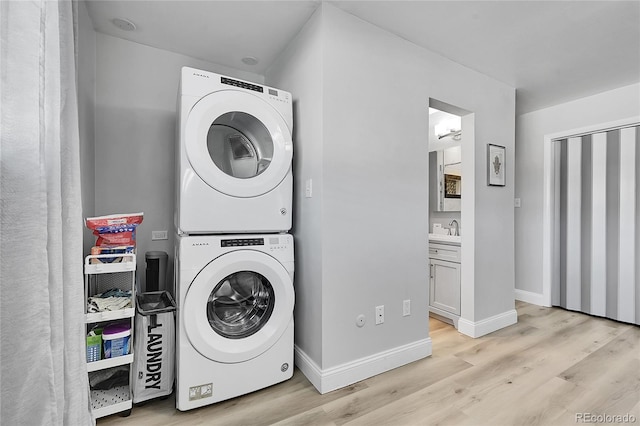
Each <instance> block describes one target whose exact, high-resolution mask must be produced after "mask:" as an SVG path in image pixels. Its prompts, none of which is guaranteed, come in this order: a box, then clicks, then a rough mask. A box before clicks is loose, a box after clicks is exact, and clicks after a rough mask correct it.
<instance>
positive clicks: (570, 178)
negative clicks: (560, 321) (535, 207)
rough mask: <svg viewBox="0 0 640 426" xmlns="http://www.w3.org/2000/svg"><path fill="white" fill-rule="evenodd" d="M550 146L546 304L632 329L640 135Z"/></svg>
mask: <svg viewBox="0 0 640 426" xmlns="http://www.w3.org/2000/svg"><path fill="white" fill-rule="evenodd" d="M556 143H557V144H559V146H558V147H557V148H556V153H557V155H556V161H557V162H558V164H557V166H556V170H557V176H558V185H557V186H556V188H557V191H558V194H557V196H556V200H557V202H558V204H559V207H558V212H559V213H558V214H557V220H558V224H557V228H556V229H557V230H558V232H559V237H558V239H557V243H558V245H559V247H558V248H557V253H558V257H559V260H558V261H559V266H560V267H559V271H560V274H559V277H558V278H557V280H555V282H556V283H557V286H558V288H557V289H555V293H556V294H559V296H558V297H554V304H557V305H558V306H562V307H564V308H566V309H570V310H575V311H582V312H586V313H589V314H592V315H597V316H603V317H608V318H612V319H615V320H619V321H624V322H628V323H635V324H640V288H639V286H640V243H639V241H640V195H638V191H639V189H640V148H638V144H639V143H640V127H639V126H632V127H626V128H621V129H615V130H610V131H603V132H600V133H593V134H589V135H583V136H577V137H571V138H568V139H564V140H560V141H556Z"/></svg>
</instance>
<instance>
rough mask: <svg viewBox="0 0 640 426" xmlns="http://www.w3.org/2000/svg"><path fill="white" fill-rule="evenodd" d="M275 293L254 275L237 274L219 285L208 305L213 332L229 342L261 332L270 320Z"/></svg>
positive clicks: (247, 273)
mask: <svg viewBox="0 0 640 426" xmlns="http://www.w3.org/2000/svg"><path fill="white" fill-rule="evenodd" d="M274 304H275V293H274V291H273V287H272V286H271V284H270V283H269V281H268V280H267V279H266V278H265V277H264V276H262V275H261V274H258V273H257V272H252V271H240V272H235V273H233V274H231V275H228V276H227V277H225V278H224V279H223V280H222V281H220V282H219V283H218V284H217V285H216V286H215V288H214V289H213V291H212V292H211V294H210V295H209V300H208V301H207V319H208V320H209V325H210V326H211V328H212V329H213V330H214V331H215V332H216V333H218V334H219V335H221V336H222V337H226V338H229V339H242V338H245V337H248V336H251V335H252V334H254V333H256V332H258V331H259V330H260V329H261V328H262V327H263V326H264V325H265V324H266V323H267V321H269V318H270V317H271V313H272V312H273V306H274Z"/></svg>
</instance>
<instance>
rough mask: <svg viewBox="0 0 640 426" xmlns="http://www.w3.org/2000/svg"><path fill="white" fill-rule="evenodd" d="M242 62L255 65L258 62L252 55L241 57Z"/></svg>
mask: <svg viewBox="0 0 640 426" xmlns="http://www.w3.org/2000/svg"><path fill="white" fill-rule="evenodd" d="M242 62H243V63H244V64H246V65H256V64H257V63H258V58H256V57H254V56H245V57H244V58H242Z"/></svg>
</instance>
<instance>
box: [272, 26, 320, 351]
mask: <svg viewBox="0 0 640 426" xmlns="http://www.w3.org/2000/svg"><path fill="white" fill-rule="evenodd" d="M322 34H323V32H322V25H321V14H319V13H316V14H314V15H313V16H312V18H311V19H310V20H309V22H308V23H307V25H306V26H305V27H304V28H303V29H302V31H301V32H300V34H298V36H297V37H296V38H295V39H294V41H293V42H292V43H291V44H290V46H289V47H288V49H287V51H286V52H285V53H284V54H283V56H282V57H281V58H280V59H279V61H278V62H277V63H276V64H275V65H274V66H272V67H271V69H270V70H269V72H268V75H267V79H268V84H269V85H271V86H274V87H282V88H283V89H285V90H287V91H289V92H292V94H293V119H294V126H293V142H294V150H293V171H294V173H293V179H294V184H293V187H294V188H293V195H294V205H293V228H292V230H291V232H292V233H293V234H294V243H295V258H296V271H295V278H294V286H295V290H296V305H295V344H296V346H297V347H298V348H302V349H303V351H304V352H305V353H306V354H308V356H310V357H311V358H312V359H314V360H319V361H321V360H322V340H321V339H320V338H319V336H321V335H322V325H323V321H322V318H323V315H322V303H321V301H322V300H323V299H322V292H323V291H322V290H323V287H322V278H323V274H322V264H323V252H322V248H323V230H324V228H323V220H322V218H323V215H322V212H323V193H324V190H323V179H322V177H323V171H322V159H323V146H322V141H323V101H322V100H323V89H324V83H323V79H322V68H323V41H322ZM307 179H311V180H312V189H313V194H312V195H313V196H312V198H305V196H304V187H305V180H307Z"/></svg>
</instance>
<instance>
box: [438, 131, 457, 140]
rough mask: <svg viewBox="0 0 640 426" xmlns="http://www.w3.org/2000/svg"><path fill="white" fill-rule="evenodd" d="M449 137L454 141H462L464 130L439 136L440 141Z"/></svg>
mask: <svg viewBox="0 0 640 426" xmlns="http://www.w3.org/2000/svg"><path fill="white" fill-rule="evenodd" d="M448 137H451V139H453V140H454V141H459V140H460V139H462V130H455V129H451V130H450V131H449V133H445V134H442V135H438V139H444V138H448Z"/></svg>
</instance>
